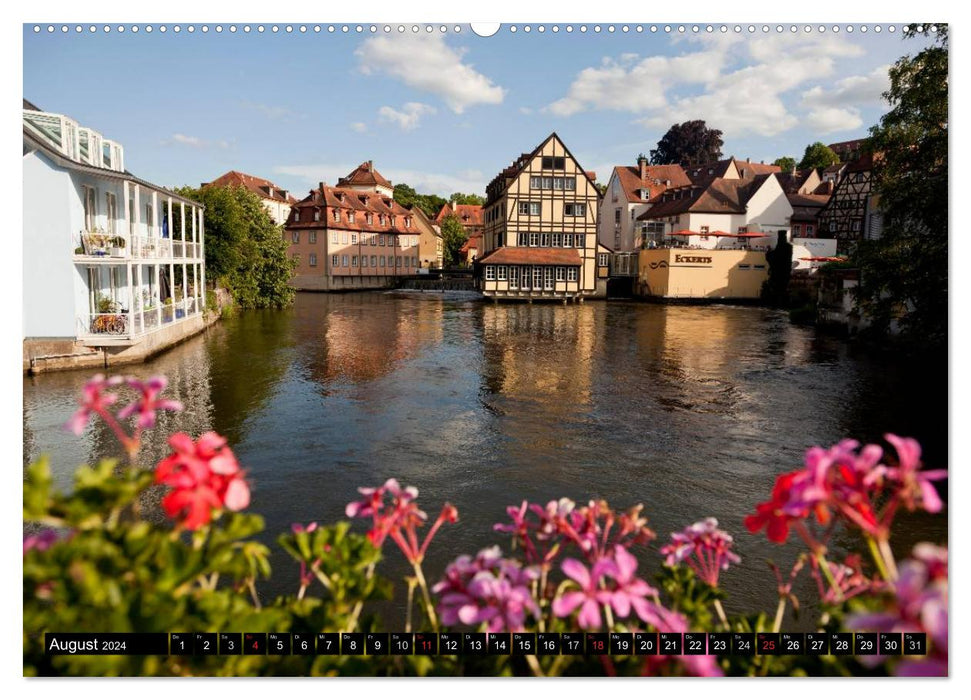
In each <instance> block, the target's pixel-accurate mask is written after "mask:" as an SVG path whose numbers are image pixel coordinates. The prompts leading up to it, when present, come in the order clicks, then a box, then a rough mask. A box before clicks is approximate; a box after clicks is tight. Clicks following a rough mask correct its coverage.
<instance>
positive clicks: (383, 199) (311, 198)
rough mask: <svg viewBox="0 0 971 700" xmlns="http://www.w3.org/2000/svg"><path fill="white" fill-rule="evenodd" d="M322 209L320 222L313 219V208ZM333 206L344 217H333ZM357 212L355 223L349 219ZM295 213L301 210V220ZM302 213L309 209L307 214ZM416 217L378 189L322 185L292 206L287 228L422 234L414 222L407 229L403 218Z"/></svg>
mask: <svg viewBox="0 0 971 700" xmlns="http://www.w3.org/2000/svg"><path fill="white" fill-rule="evenodd" d="M315 209H317V210H319V211H320V221H314V220H313V211H314V210H315ZM334 209H338V210H340V212H341V220H340V221H339V222H335V221H334V219H333V215H334V214H333V212H334ZM351 211H353V212H354V213H355V216H354V222H353V223H351V222H350V221H348V213H349V212H351ZM296 212H300V213H301V215H300V221H294V216H295V214H296ZM303 212H306V215H304V213H303ZM368 213H371V214H373V215H374V216H372V217H371V223H370V224H368V223H367V214H368ZM381 214H384V215H385V217H386V218H385V225H384V226H382V225H381V224H380V221H381V218H380V215H381ZM392 216H394V217H396V218H397V226H392V225H391V217H392ZM405 216H414V214H413V213H412V212H411V211H410V210H408V209H406V208H405V207H403V206H401V205H400V204H398V203H397V202H396V201H394V200H393V199H392V198H391V197H388V196H387V195H383V194H378V193H377V192H361V191H360V190H352V189H349V188H346V187H330V186H328V185H323V186H322V187H318V188H316V189H313V190H311V191H310V194H309V195H308V196H307V197H305V198H304V199H303V200H301V201H300V202H297V203H296V204H294V205H293V207H292V209H291V211H290V218H289V220H288V221H287V228H288V229H289V228H318V229H319V228H328V229H337V230H347V231H365V232H373V233H400V234H406V235H419V234H420V233H421V231H420V230H419V229H418V228H417V227H416V226H414V225H412V226H411V227H410V228H405V227H404V224H403V221H402V219H401V217H405Z"/></svg>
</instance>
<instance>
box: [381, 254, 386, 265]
mask: <svg viewBox="0 0 971 700" xmlns="http://www.w3.org/2000/svg"><path fill="white" fill-rule="evenodd" d="M381 267H387V262H386V260H385V258H384V256H383V255H382V256H381Z"/></svg>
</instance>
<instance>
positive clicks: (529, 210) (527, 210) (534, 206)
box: [519, 202, 541, 216]
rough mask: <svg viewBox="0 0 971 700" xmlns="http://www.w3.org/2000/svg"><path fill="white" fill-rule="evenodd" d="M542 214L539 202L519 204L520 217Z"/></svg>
mask: <svg viewBox="0 0 971 700" xmlns="http://www.w3.org/2000/svg"><path fill="white" fill-rule="evenodd" d="M540 212H541V209H540V203H539V202H520V203H519V215H520V216H539V215H540Z"/></svg>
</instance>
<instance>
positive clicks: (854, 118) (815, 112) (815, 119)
mask: <svg viewBox="0 0 971 700" xmlns="http://www.w3.org/2000/svg"><path fill="white" fill-rule="evenodd" d="M805 121H806V125H807V126H808V127H809V128H810V129H812V130H813V131H815V132H816V133H818V134H829V133H832V132H834V131H850V130H853V129H859V128H860V127H861V126H863V118H862V117H861V116H860V110H858V109H853V108H852V107H848V108H842V107H818V108H816V109H812V110H810V111H809V113H808V114H806V119H805Z"/></svg>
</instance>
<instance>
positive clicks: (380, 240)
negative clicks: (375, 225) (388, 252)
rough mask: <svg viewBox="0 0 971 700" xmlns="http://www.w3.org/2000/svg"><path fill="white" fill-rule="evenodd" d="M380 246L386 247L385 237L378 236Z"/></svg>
mask: <svg viewBox="0 0 971 700" xmlns="http://www.w3.org/2000/svg"><path fill="white" fill-rule="evenodd" d="M378 245H380V246H383V245H384V236H378Z"/></svg>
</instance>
